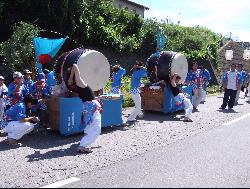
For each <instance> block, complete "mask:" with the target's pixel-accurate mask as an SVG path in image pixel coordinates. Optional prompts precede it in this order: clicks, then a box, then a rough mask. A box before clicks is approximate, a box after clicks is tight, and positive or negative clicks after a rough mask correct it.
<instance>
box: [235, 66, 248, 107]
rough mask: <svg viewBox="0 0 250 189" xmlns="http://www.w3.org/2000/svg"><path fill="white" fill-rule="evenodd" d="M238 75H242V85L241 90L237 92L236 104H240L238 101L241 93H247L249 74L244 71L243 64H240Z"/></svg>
mask: <svg viewBox="0 0 250 189" xmlns="http://www.w3.org/2000/svg"><path fill="white" fill-rule="evenodd" d="M237 71H238V73H239V74H240V77H241V80H242V84H240V90H238V91H237V95H236V99H235V104H236V105H237V104H238V101H239V99H240V92H241V91H242V92H245V88H246V85H247V78H248V75H247V72H246V71H244V70H243V64H238V70H237Z"/></svg>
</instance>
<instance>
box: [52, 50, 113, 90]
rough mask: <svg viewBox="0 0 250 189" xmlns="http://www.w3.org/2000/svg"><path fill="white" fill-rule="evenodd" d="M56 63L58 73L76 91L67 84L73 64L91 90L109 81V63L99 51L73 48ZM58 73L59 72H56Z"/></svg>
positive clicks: (101, 86)
mask: <svg viewBox="0 0 250 189" xmlns="http://www.w3.org/2000/svg"><path fill="white" fill-rule="evenodd" d="M58 64H59V65H61V66H59V67H60V68H59V69H58V68H57V69H56V70H57V72H59V71H60V75H61V77H62V79H63V80H64V82H65V84H66V85H67V87H68V88H69V89H70V90H72V91H74V92H76V90H75V89H72V88H70V86H68V79H69V76H70V72H71V67H72V66H73V64H77V66H78V68H79V70H80V74H81V78H82V79H83V80H84V81H85V83H87V84H88V86H89V87H90V88H91V89H92V90H93V91H98V90H100V89H102V88H103V87H104V86H105V85H106V84H107V83H108V81H109V77H110V65H109V62H108V60H107V58H106V57H105V56H104V55H103V54H102V53H100V52H98V51H95V50H86V49H74V50H72V51H70V52H67V53H65V54H64V55H62V56H61V57H60V58H59V60H58ZM57 75H59V74H57Z"/></svg>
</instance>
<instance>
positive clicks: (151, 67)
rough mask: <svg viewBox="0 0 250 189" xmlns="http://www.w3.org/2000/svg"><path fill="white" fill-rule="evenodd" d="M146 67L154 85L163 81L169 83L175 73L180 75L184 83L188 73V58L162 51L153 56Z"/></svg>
mask: <svg viewBox="0 0 250 189" xmlns="http://www.w3.org/2000/svg"><path fill="white" fill-rule="evenodd" d="M146 66H147V69H148V76H149V78H150V82H152V83H155V82H158V81H161V80H164V81H166V82H169V81H170V78H171V75H173V74H174V73H178V74H179V75H180V76H181V78H182V82H184V81H185V80H186V77H187V73H188V62H187V59H186V57H185V56H184V55H183V54H181V53H177V52H172V51H162V52H159V53H155V54H153V55H151V56H150V58H149V59H148V60H147V65H146Z"/></svg>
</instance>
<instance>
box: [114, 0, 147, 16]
mask: <svg viewBox="0 0 250 189" xmlns="http://www.w3.org/2000/svg"><path fill="white" fill-rule="evenodd" d="M114 5H115V7H117V8H119V9H124V8H128V10H130V11H132V12H135V13H136V14H138V15H140V16H142V17H143V18H144V11H145V9H144V8H143V7H139V6H136V5H133V4H130V3H129V2H125V1H123V0H114Z"/></svg>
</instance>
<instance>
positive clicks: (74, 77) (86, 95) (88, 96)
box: [68, 64, 95, 102]
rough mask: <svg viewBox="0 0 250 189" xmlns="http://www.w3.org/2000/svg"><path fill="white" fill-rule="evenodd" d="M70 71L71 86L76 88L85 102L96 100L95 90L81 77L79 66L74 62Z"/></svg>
mask: <svg viewBox="0 0 250 189" xmlns="http://www.w3.org/2000/svg"><path fill="white" fill-rule="evenodd" d="M68 71H70V76H69V79H68V85H69V88H74V89H76V91H77V93H78V94H79V97H80V99H82V101H83V102H86V101H92V100H95V95H94V92H93V91H92V89H91V88H90V87H89V86H88V85H87V84H86V83H85V82H84V81H83V79H82V78H81V75H80V70H79V68H78V66H77V65H76V64H74V65H73V66H72V68H69V69H68Z"/></svg>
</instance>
